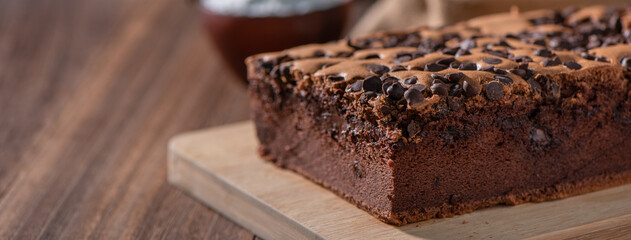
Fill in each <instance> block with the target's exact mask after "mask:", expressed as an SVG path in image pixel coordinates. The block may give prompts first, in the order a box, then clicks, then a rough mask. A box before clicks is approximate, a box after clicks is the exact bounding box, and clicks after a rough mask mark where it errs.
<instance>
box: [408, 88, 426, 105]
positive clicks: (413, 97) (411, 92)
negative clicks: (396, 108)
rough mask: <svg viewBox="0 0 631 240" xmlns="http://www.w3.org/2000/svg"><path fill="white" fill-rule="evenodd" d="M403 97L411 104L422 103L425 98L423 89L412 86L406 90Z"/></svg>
mask: <svg viewBox="0 0 631 240" xmlns="http://www.w3.org/2000/svg"><path fill="white" fill-rule="evenodd" d="M403 97H404V98H405V101H406V102H407V103H408V105H410V106H417V105H420V104H421V103H423V101H424V100H425V97H424V96H423V92H422V90H418V89H417V88H410V89H408V90H406V91H405V93H404V94H403Z"/></svg>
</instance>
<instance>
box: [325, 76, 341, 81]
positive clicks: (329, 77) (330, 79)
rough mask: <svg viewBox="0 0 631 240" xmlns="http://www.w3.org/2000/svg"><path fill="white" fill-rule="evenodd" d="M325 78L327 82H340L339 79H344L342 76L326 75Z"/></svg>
mask: <svg viewBox="0 0 631 240" xmlns="http://www.w3.org/2000/svg"><path fill="white" fill-rule="evenodd" d="M326 80H327V81H329V82H340V81H344V77H342V76H328V77H326Z"/></svg>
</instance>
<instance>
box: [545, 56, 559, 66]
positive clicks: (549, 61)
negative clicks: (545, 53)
mask: <svg viewBox="0 0 631 240" xmlns="http://www.w3.org/2000/svg"><path fill="white" fill-rule="evenodd" d="M541 65H543V66H544V67H552V66H558V65H561V59H559V58H553V59H545V60H543V61H541Z"/></svg>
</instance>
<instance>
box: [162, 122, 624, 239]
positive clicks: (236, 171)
mask: <svg viewBox="0 0 631 240" xmlns="http://www.w3.org/2000/svg"><path fill="white" fill-rule="evenodd" d="M256 148H257V141H256V137H255V131H254V127H253V124H252V123H251V122H244V123H239V124H233V125H228V126H219V127H216V128H210V129H206V130H199V131H193V132H190V133H187V134H183V135H179V136H177V137H175V138H174V139H173V140H171V142H170V144H169V152H170V154H169V155H170V156H169V165H168V169H169V173H168V176H169V181H170V182H171V183H173V184H174V185H176V186H178V187H180V188H182V189H184V190H185V191H187V192H189V193H190V194H191V195H192V196H194V197H195V198H197V199H199V200H201V201H203V202H205V203H207V204H208V205H209V206H212V207H213V208H215V209H217V210H218V211H219V212H221V213H222V214H224V215H225V216H228V217H229V218H230V219H233V220H235V221H236V222H238V223H239V224H241V225H243V226H245V227H247V228H248V229H250V230H252V231H253V232H254V233H256V234H257V235H259V236H262V237H264V238H269V239H419V238H424V239H469V238H472V239H523V238H534V239H574V238H579V239H625V238H627V239H628V237H629V236H630V234H631V205H630V204H629V203H630V202H631V184H627V185H623V186H618V187H614V188H609V189H605V190H601V191H597V192H592V193H588V194H584V195H579V196H575V197H570V198H566V199H561V200H556V201H547V202H541V203H528V204H521V205H517V206H509V207H507V206H498V207H492V208H487V209H481V210H477V211H474V212H473V213H470V214H465V215H460V216H456V217H453V218H444V219H430V220H427V221H423V222H418V223H413V224H408V225H405V226H402V227H396V226H392V225H388V224H385V223H382V222H380V221H379V220H377V219H376V218H374V217H372V216H370V215H369V214H368V213H366V212H364V211H362V210H360V209H358V208H356V207H355V206H354V205H352V204H350V203H348V202H347V201H345V200H343V199H341V198H339V197H337V196H336V195H335V194H333V193H332V192H329V191H328V190H326V189H324V188H322V187H320V186H318V185H316V184H314V183H312V182H311V181H308V180H306V179H305V178H303V177H301V176H299V175H298V174H295V173H293V172H291V171H288V170H282V169H279V168H277V167H275V166H274V165H273V164H272V163H269V162H265V161H263V160H261V159H260V158H259V156H258V155H257V154H256Z"/></svg>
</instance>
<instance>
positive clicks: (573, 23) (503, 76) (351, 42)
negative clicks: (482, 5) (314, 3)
mask: <svg viewBox="0 0 631 240" xmlns="http://www.w3.org/2000/svg"><path fill="white" fill-rule="evenodd" d="M611 9H613V10H607V11H601V10H598V9H596V10H594V9H590V10H589V12H590V14H586V12H585V11H579V12H576V11H573V12H570V11H568V12H566V11H563V12H562V11H557V12H552V13H554V14H550V12H549V11H546V12H547V13H546V14H543V13H542V12H533V13H523V14H521V13H520V14H519V15H516V16H512V15H511V17H506V19H505V20H504V21H502V20H501V19H502V18H505V17H500V16H499V15H498V16H494V17H493V18H498V19H500V20H498V21H496V22H497V23H494V22H488V23H486V25H476V24H477V23H476V22H475V21H467V22H462V23H459V24H456V25H451V26H445V27H441V28H429V27H419V28H417V29H412V30H410V31H405V32H383V33H379V34H374V35H369V36H365V37H361V38H357V39H350V38H349V39H347V41H340V42H333V43H326V44H310V45H306V46H301V47H297V48H293V49H288V50H285V51H282V52H277V53H267V54H262V55H257V56H254V57H252V58H250V60H249V62H248V64H250V66H253V68H255V72H256V74H261V73H262V74H269V77H270V78H271V79H273V80H274V81H277V83H278V84H291V85H293V86H290V87H296V88H298V87H305V86H306V87H313V88H319V89H318V90H329V89H333V88H334V89H335V91H331V92H334V93H335V94H337V93H340V92H339V91H337V89H340V88H345V90H346V91H345V92H344V91H342V92H341V94H348V95H347V96H348V97H350V98H351V99H356V98H358V95H359V94H356V93H359V92H361V91H362V90H363V91H364V93H362V94H361V95H359V98H360V99H364V100H366V99H370V98H374V97H376V96H380V95H381V94H382V93H385V94H386V95H387V98H383V97H380V98H378V100H377V101H378V102H381V101H384V99H391V100H397V99H400V98H402V97H398V96H399V95H400V93H401V92H405V93H406V94H407V92H414V93H411V94H412V96H414V95H419V96H420V100H419V101H417V102H422V101H426V102H427V101H437V100H436V98H430V97H431V96H432V95H439V96H447V95H448V96H462V95H464V96H466V97H474V96H477V95H479V94H480V92H483V93H484V94H483V95H484V96H485V98H486V99H488V100H490V101H493V100H495V99H501V98H503V97H504V95H507V96H508V94H518V95H524V96H530V95H542V96H544V97H545V99H546V101H547V100H548V99H559V98H560V96H561V94H560V92H561V91H560V89H561V88H560V87H559V85H557V84H552V83H550V84H548V82H545V81H539V80H537V79H533V76H541V75H542V74H546V75H549V74H555V73H557V72H558V73H572V72H573V71H574V70H579V69H588V68H592V67H598V66H616V67H621V68H625V69H624V71H625V76H631V74H630V73H628V72H629V71H631V29H628V27H630V26H631V25H629V24H631V22H628V21H627V20H628V19H631V18H629V17H631V11H630V10H628V9H626V8H611ZM576 14H578V15H576ZM588 15H589V16H588ZM625 19H627V20H625ZM509 20H510V21H509ZM513 21H515V22H520V23H519V24H516V25H514V26H513V25H511V24H513ZM500 23H501V24H506V25H510V28H508V27H504V26H503V25H502V26H501V27H496V26H495V25H494V24H500ZM500 29H501V30H500ZM504 29H509V30H510V32H504V31H505V30H504ZM531 62H532V63H531ZM528 63H530V64H528ZM419 70H424V71H427V72H422V71H419ZM458 70H461V71H463V72H458ZM475 70H478V71H475ZM575 74H580V73H575ZM371 75H377V76H371ZM294 78H295V79H294ZM309 78H311V79H309ZM490 78H491V79H493V80H492V82H488V81H489V79H490ZM358 79H363V80H358ZM382 79H383V80H382ZM399 79H401V80H399ZM305 80H306V81H308V82H306V84H301V81H305ZM347 82H348V83H350V84H346V83H347ZM351 82H352V83H351ZM419 83H423V84H425V85H427V88H428V89H424V88H425V85H422V84H419ZM403 86H405V87H407V88H409V89H415V90H414V91H410V90H408V91H404V90H405V87H403ZM418 86H422V87H423V90H419V87H418ZM528 86H530V87H528ZM542 86H544V87H543V88H542ZM500 87H501V88H500ZM399 88H401V89H399ZM499 89H501V90H499ZM566 89H567V88H564V91H565V90H566ZM300 90H301V91H302V90H303V89H300ZM399 90H400V91H399ZM498 96H499V97H498ZM397 97H398V98H397ZM405 98H406V101H408V104H409V103H410V100H409V99H408V97H405ZM485 98H477V99H476V100H475V101H478V100H481V99H485ZM448 99H449V100H448V101H451V98H448ZM453 99H457V101H469V100H466V99H464V98H453ZM440 101H444V100H443V99H441V100H440ZM387 103H388V104H393V102H392V101H389V100H388V102H387ZM428 106H435V105H428Z"/></svg>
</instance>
